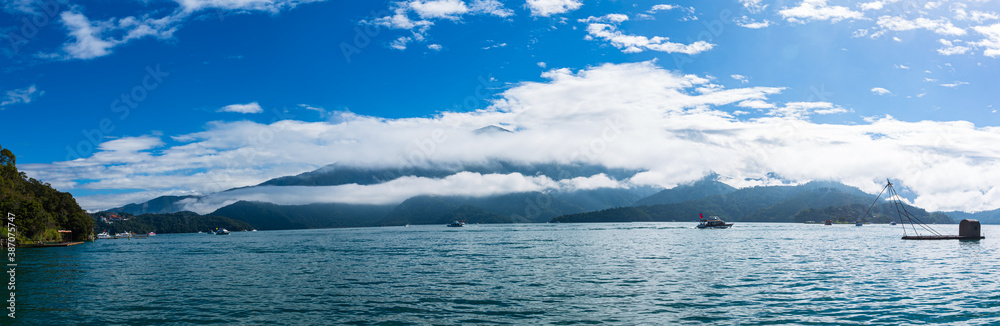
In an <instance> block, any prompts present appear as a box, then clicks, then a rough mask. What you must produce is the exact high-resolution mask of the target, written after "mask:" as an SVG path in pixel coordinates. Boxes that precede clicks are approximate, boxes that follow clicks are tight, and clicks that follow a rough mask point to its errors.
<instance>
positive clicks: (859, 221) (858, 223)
mask: <svg viewBox="0 0 1000 326" xmlns="http://www.w3.org/2000/svg"><path fill="white" fill-rule="evenodd" d="M862 225H864V224H862V223H861V220H858V221H857V222H854V226H862Z"/></svg>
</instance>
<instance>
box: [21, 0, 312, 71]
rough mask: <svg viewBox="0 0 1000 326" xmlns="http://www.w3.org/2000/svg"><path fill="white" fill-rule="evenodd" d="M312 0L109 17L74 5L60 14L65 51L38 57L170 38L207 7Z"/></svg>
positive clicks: (185, 1) (249, 0)
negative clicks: (88, 13) (89, 13)
mask: <svg viewBox="0 0 1000 326" xmlns="http://www.w3.org/2000/svg"><path fill="white" fill-rule="evenodd" d="M315 1H323V0H178V1H176V3H177V5H178V8H177V9H176V10H174V11H172V12H170V13H169V14H167V15H164V16H162V17H159V18H156V17H155V15H156V14H158V12H151V13H145V14H141V15H138V16H127V17H110V18H108V19H107V20H103V21H92V20H90V19H88V18H87V16H86V15H85V14H84V12H82V11H81V10H83V7H79V6H74V7H71V9H70V10H67V11H63V12H62V13H60V15H59V16H60V18H61V19H60V21H61V22H62V24H63V26H64V27H65V28H66V30H67V32H68V35H69V36H70V40H69V41H68V42H67V43H65V44H63V46H62V50H63V52H64V53H63V54H42V55H41V57H51V58H61V59H81V60H88V59H94V58H98V57H103V56H106V55H109V54H111V53H112V50H113V49H114V48H115V47H117V46H121V45H124V44H127V43H129V42H131V41H134V40H138V39H142V38H146V37H153V38H156V39H160V40H168V39H172V38H173V37H174V33H175V32H176V31H177V30H178V29H179V28H180V27H181V25H182V24H183V23H184V22H185V21H187V20H189V19H193V18H194V17H196V16H197V15H196V14H197V13H198V12H200V11H203V10H207V9H215V10H217V11H218V14H219V15H221V14H224V13H226V12H227V11H230V12H237V13H242V12H254V11H264V12H270V13H278V12H281V11H283V10H289V9H292V8H295V7H296V6H298V5H299V4H302V3H308V2H315Z"/></svg>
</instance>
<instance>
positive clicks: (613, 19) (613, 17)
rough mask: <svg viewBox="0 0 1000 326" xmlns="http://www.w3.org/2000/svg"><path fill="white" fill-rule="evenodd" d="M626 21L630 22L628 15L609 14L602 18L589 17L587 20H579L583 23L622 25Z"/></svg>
mask: <svg viewBox="0 0 1000 326" xmlns="http://www.w3.org/2000/svg"><path fill="white" fill-rule="evenodd" d="M626 20H628V15H623V14H607V15H604V16H600V17H594V16H590V17H587V18H586V19H577V21H578V22H581V23H614V24H617V23H621V22H623V21H626Z"/></svg>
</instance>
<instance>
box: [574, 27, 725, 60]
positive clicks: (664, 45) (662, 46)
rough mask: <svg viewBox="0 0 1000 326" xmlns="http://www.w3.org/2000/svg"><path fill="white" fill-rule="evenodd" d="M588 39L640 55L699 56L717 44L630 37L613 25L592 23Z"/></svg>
mask: <svg viewBox="0 0 1000 326" xmlns="http://www.w3.org/2000/svg"><path fill="white" fill-rule="evenodd" d="M587 34H588V35H587V39H591V40H592V39H601V40H604V41H607V42H608V43H610V44H611V46H614V47H616V48H619V49H621V50H622V52H625V53H638V52H643V51H646V50H651V51H659V52H666V53H684V54H690V55H694V54H698V53H701V52H705V51H708V50H711V49H712V48H713V47H715V44H711V43H708V42H705V41H696V42H694V43H691V44H682V43H674V42H670V41H669V40H670V38H667V37H662V36H654V37H652V38H649V37H645V36H640V35H628V34H625V33H622V32H621V31H619V30H618V27H617V26H615V25H611V24H602V23H591V24H589V25H587Z"/></svg>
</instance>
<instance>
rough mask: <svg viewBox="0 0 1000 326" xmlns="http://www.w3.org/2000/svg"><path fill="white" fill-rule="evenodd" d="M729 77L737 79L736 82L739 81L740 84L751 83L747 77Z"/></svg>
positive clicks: (736, 75)
mask: <svg viewBox="0 0 1000 326" xmlns="http://www.w3.org/2000/svg"><path fill="white" fill-rule="evenodd" d="M729 77H732V78H733V79H735V80H736V81H738V82H741V83H744V84H746V83H747V82H749V81H750V80H748V79H747V76H743V75H738V74H732V75H730V76H729Z"/></svg>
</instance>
